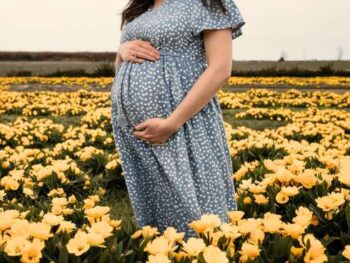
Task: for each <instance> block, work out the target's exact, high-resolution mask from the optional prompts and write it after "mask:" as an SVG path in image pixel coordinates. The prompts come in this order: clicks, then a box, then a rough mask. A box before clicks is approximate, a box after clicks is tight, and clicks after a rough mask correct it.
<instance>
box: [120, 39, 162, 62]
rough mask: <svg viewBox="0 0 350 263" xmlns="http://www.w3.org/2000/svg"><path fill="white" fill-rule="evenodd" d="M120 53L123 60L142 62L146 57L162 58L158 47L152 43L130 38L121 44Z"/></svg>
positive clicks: (151, 58)
mask: <svg viewBox="0 0 350 263" xmlns="http://www.w3.org/2000/svg"><path fill="white" fill-rule="evenodd" d="M118 54H119V55H120V57H121V59H122V60H123V61H132V62H136V63H142V62H144V61H145V59H148V60H152V61H156V60H158V59H159V58H160V53H159V51H158V49H156V48H155V47H153V45H152V43H151V42H149V41H144V40H139V39H136V40H130V41H126V42H124V43H122V44H121V45H120V46H119V49H118Z"/></svg>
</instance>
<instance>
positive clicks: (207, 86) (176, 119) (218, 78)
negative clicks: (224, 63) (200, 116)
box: [168, 67, 228, 128]
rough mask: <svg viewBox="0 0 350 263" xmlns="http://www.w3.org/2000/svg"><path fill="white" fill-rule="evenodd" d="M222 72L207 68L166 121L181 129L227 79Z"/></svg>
mask: <svg viewBox="0 0 350 263" xmlns="http://www.w3.org/2000/svg"><path fill="white" fill-rule="evenodd" d="M223 72H224V71H223V70H220V69H216V68H211V67H207V68H206V69H205V70H204V72H203V73H202V74H201V76H200V77H199V78H198V79H197V81H196V83H195V84H194V86H193V87H192V88H191V89H190V90H189V91H188V93H187V95H186V96H185V98H184V99H183V100H182V101H181V103H180V104H179V105H178V107H177V108H176V109H175V110H174V111H173V112H172V113H171V114H170V116H168V119H169V120H170V121H171V122H172V123H174V124H175V126H177V128H179V127H181V126H182V125H183V124H184V123H185V122H186V121H187V120H188V119H190V118H192V117H193V116H194V115H195V114H196V113H197V112H199V111H200V110H201V109H202V108H203V107H204V106H205V105H207V104H208V103H209V101H210V100H211V99H212V98H213V96H214V95H215V94H216V93H217V91H218V90H219V89H221V87H222V85H223V84H224V83H225V82H226V81H227V79H228V77H227V75H225V74H224V73H223Z"/></svg>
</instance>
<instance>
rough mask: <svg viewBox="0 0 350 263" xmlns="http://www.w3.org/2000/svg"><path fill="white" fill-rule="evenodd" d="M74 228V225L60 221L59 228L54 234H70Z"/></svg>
mask: <svg viewBox="0 0 350 263" xmlns="http://www.w3.org/2000/svg"><path fill="white" fill-rule="evenodd" d="M75 228H76V225H75V224H74V223H72V222H69V221H61V223H60V226H59V227H58V229H57V231H56V233H63V232H67V233H68V234H69V233H71V232H72V231H73V230H74V229H75Z"/></svg>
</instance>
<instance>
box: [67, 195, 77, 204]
mask: <svg viewBox="0 0 350 263" xmlns="http://www.w3.org/2000/svg"><path fill="white" fill-rule="evenodd" d="M76 201H77V199H76V197H75V195H74V194H72V195H71V196H70V197H69V198H68V202H69V203H70V204H75V202H76Z"/></svg>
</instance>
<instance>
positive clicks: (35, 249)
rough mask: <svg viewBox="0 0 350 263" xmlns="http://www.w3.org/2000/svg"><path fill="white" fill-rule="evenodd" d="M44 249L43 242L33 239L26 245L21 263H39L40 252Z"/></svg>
mask: <svg viewBox="0 0 350 263" xmlns="http://www.w3.org/2000/svg"><path fill="white" fill-rule="evenodd" d="M44 247H45V242H44V241H42V240H39V239H36V238H34V239H33V241H32V242H30V243H28V244H27V245H26V246H25V248H24V249H23V251H22V257H21V262H23V263H34V262H36V263H39V262H40V259H41V258H42V253H41V250H43V249H44Z"/></svg>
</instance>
